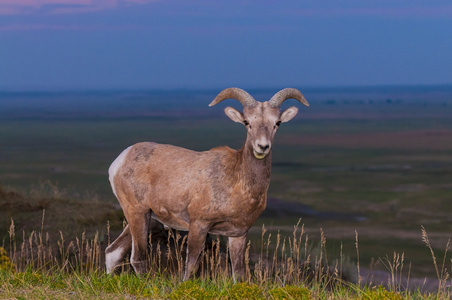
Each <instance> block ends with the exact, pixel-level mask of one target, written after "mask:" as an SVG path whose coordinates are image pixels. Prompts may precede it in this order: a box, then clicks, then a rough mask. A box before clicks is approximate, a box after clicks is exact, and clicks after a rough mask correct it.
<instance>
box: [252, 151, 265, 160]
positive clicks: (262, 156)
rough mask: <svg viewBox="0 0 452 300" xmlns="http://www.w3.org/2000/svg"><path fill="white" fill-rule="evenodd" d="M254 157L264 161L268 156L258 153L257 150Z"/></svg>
mask: <svg viewBox="0 0 452 300" xmlns="http://www.w3.org/2000/svg"><path fill="white" fill-rule="evenodd" d="M253 154H254V157H255V158H257V159H264V157H266V156H267V154H266V153H258V152H256V150H253Z"/></svg>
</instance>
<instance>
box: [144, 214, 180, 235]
mask: <svg viewBox="0 0 452 300" xmlns="http://www.w3.org/2000/svg"><path fill="white" fill-rule="evenodd" d="M151 218H153V219H155V220H157V221H159V222H160V223H162V224H163V226H165V229H167V230H168V229H169V228H172V229H175V230H180V231H188V223H186V222H184V221H182V220H181V219H180V218H178V217H177V216H172V217H167V218H165V219H163V218H159V217H157V216H156V215H155V214H154V213H152V215H151Z"/></svg>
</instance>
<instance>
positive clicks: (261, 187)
mask: <svg viewBox="0 0 452 300" xmlns="http://www.w3.org/2000/svg"><path fill="white" fill-rule="evenodd" d="M238 154H239V155H240V160H241V162H242V166H241V170H240V172H241V178H243V179H244V180H245V182H246V186H247V187H248V188H249V189H250V192H251V195H252V197H255V198H259V197H261V196H262V195H263V194H267V189H268V186H269V185H270V173H271V151H270V153H269V154H268V155H267V156H266V157H265V158H263V159H257V158H255V157H254V154H253V150H252V148H251V147H247V146H246V144H245V145H244V146H243V147H242V149H240V150H239V151H238Z"/></svg>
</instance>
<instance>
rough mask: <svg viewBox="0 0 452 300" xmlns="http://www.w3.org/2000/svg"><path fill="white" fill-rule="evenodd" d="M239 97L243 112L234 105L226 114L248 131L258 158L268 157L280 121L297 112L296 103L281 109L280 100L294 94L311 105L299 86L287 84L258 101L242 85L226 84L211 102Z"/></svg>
mask: <svg viewBox="0 0 452 300" xmlns="http://www.w3.org/2000/svg"><path fill="white" fill-rule="evenodd" d="M228 98H233V99H237V100H238V101H240V103H242V105H243V113H241V112H239V111H238V110H236V109H234V108H232V107H226V108H225V113H226V115H227V116H228V117H229V118H230V119H231V120H233V121H234V122H238V123H242V124H244V125H245V126H246V129H247V131H248V137H247V143H248V146H250V147H251V148H252V150H253V154H254V156H255V157H256V158H257V159H263V158H264V157H266V156H267V155H268V154H269V153H270V150H271V148H272V144H273V139H274V137H275V133H276V131H277V130H278V128H279V125H280V124H281V123H284V122H288V121H290V120H291V119H292V118H293V117H295V115H296V114H297V112H298V109H297V108H296V107H295V106H292V107H289V108H288V109H286V110H284V111H283V112H281V109H280V107H281V104H282V103H283V102H284V101H285V100H287V99H291V98H294V99H296V100H298V101H299V102H301V103H302V104H304V105H306V106H309V103H308V101H306V99H305V98H304V97H303V95H302V94H301V93H300V91H298V90H297V89H292V88H287V89H283V90H281V91H279V92H278V93H276V94H275V95H274V96H273V97H272V98H271V99H270V100H269V101H266V102H259V101H256V100H254V98H253V97H251V95H250V94H248V93H247V92H245V91H244V90H242V89H239V88H227V89H225V90H223V91H222V92H221V93H220V94H218V96H217V97H216V98H215V99H214V100H213V101H212V103H210V104H209V106H213V105H215V104H217V103H219V102H221V101H223V100H225V99H228Z"/></svg>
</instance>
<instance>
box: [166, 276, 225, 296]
mask: <svg viewBox="0 0 452 300" xmlns="http://www.w3.org/2000/svg"><path fill="white" fill-rule="evenodd" d="M169 298H170V299H171V300H173V299H200V300H202V299H217V298H218V295H217V294H216V293H214V292H213V291H207V290H205V289H204V288H203V287H202V283H201V282H200V281H199V280H189V281H186V282H183V283H182V284H180V285H179V286H178V287H177V288H176V289H175V290H174V291H173V292H172V293H171V294H170V295H169Z"/></svg>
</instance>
